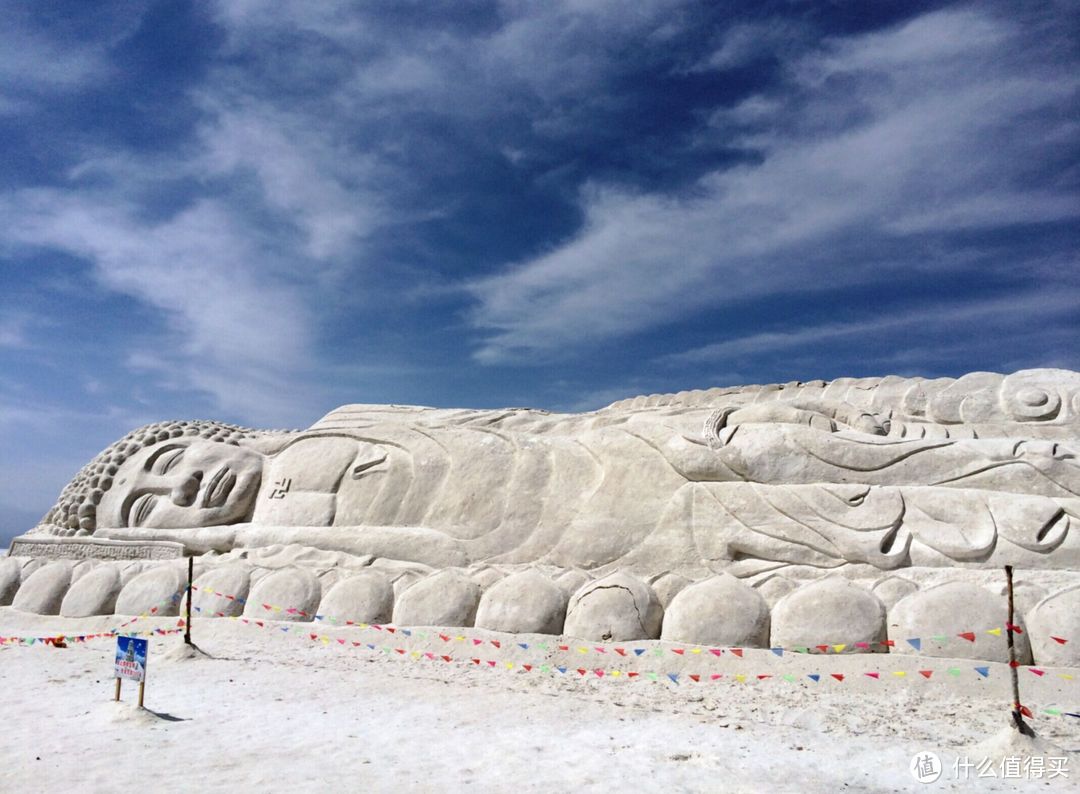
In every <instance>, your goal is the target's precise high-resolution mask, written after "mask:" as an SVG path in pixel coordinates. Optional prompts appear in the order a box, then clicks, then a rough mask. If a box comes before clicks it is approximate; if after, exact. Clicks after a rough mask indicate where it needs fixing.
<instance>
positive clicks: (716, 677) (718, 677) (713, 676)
mask: <svg viewBox="0 0 1080 794" xmlns="http://www.w3.org/2000/svg"><path fill="white" fill-rule="evenodd" d="M711 677H712V680H713V681H719V680H720V679H721V678H723V676H722V675H720V673H713V674H712V676H711Z"/></svg>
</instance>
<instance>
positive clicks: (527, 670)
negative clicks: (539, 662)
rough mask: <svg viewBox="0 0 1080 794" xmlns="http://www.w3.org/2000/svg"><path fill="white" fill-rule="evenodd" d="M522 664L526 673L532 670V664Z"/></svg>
mask: <svg viewBox="0 0 1080 794" xmlns="http://www.w3.org/2000/svg"><path fill="white" fill-rule="evenodd" d="M521 666H522V667H524V668H525V672H526V673H527V672H529V671H530V670H532V665H531V664H523V665H521Z"/></svg>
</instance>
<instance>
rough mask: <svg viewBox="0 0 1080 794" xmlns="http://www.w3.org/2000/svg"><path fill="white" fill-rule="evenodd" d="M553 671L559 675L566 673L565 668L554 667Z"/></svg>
mask: <svg viewBox="0 0 1080 794" xmlns="http://www.w3.org/2000/svg"><path fill="white" fill-rule="evenodd" d="M555 669H556V670H558V671H559V672H560V673H565V672H566V668H565V667H556V668H555Z"/></svg>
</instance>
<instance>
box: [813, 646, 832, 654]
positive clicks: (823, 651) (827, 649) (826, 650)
mask: <svg viewBox="0 0 1080 794" xmlns="http://www.w3.org/2000/svg"><path fill="white" fill-rule="evenodd" d="M814 647H815V648H817V649H818V650H819V651H821V652H822V653H828V651H829V646H828V645H815V646H814Z"/></svg>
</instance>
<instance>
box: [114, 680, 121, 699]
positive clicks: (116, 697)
mask: <svg viewBox="0 0 1080 794" xmlns="http://www.w3.org/2000/svg"><path fill="white" fill-rule="evenodd" d="M119 699H120V679H119V678H117V679H116V695H115V696H114V697H113V700H119Z"/></svg>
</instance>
